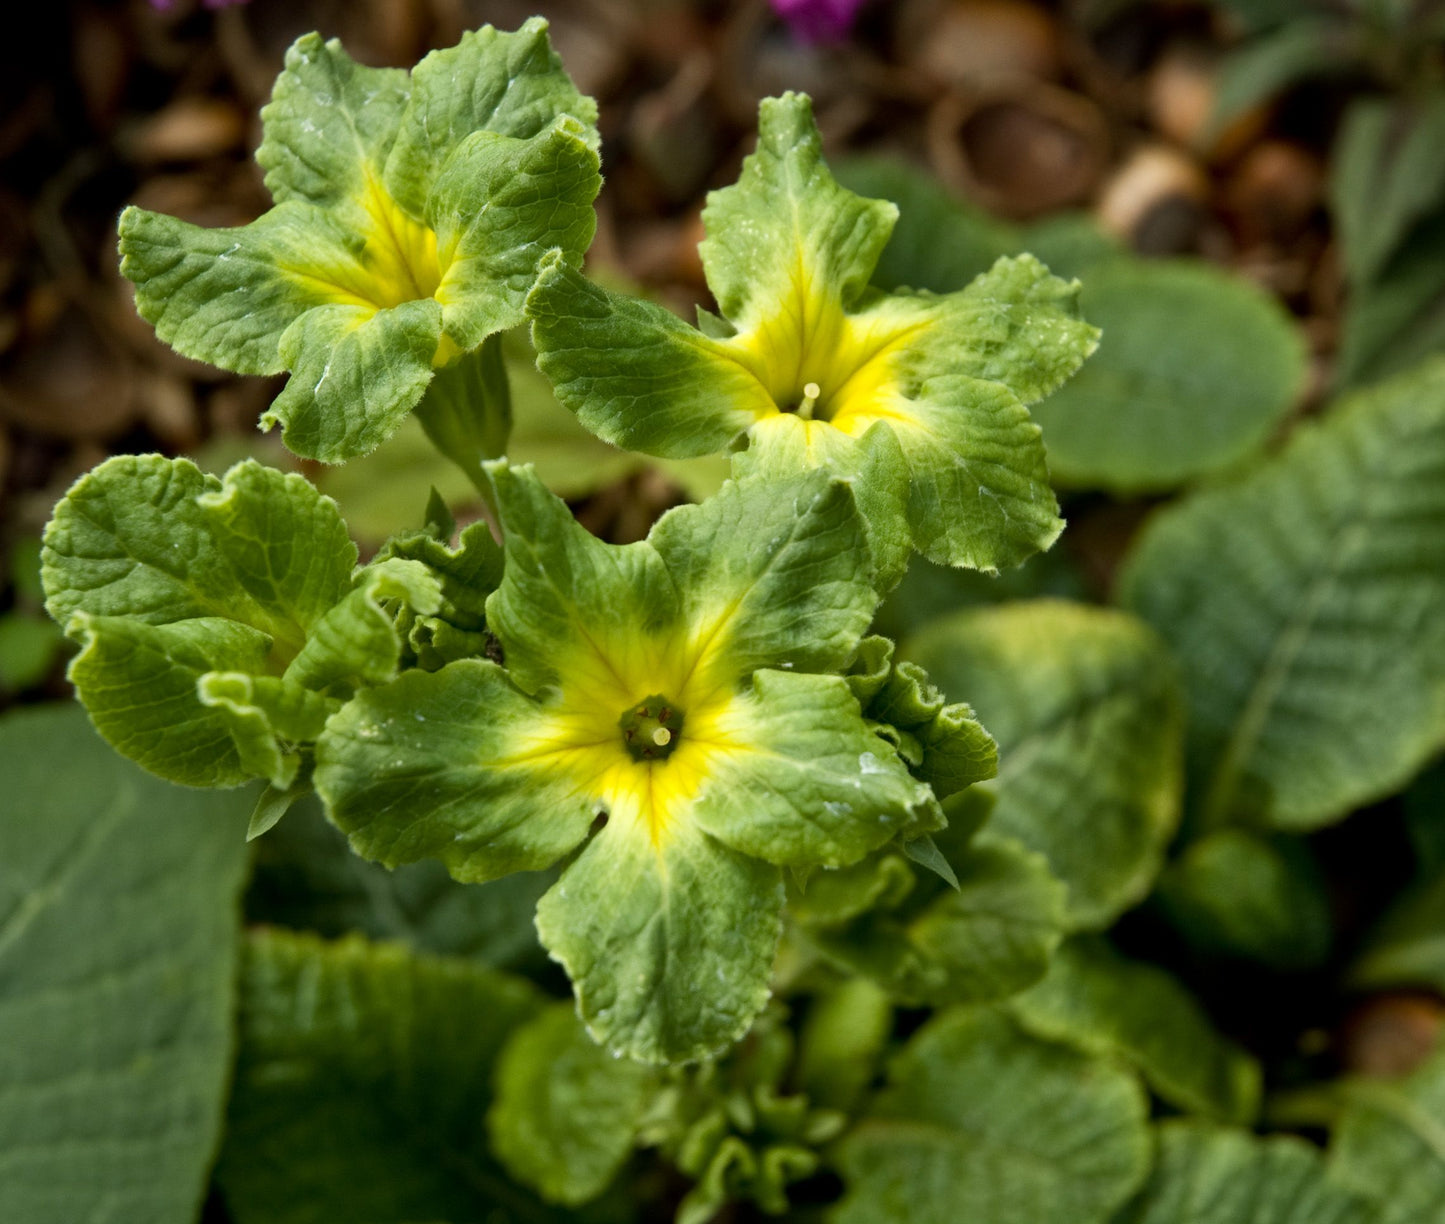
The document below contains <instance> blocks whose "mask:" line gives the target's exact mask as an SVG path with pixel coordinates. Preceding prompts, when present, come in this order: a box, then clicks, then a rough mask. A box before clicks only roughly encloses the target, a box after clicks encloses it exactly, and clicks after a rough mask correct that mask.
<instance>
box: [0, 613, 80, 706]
mask: <svg viewBox="0 0 1445 1224" xmlns="http://www.w3.org/2000/svg"><path fill="white" fill-rule="evenodd" d="M64 652H65V635H64V634H63V633H61V631H60V630H59V628H57V627H56V626H55V625H54V624H52V623H51V622H50V621H48V620H45V619H43V618H42V617H39V616H28V615H26V614H25V613H23V612H9V613H6V614H5V615H3V616H0V693H22V692H24V691H25V690H26V689H28V688H29V687H30V686H31V685H34V684H39V683H40V682H41V681H42V680H44V679H45V677H46V676H48V675H49V674H50V670H51V668H53V667H54V666H55V664H56V661H57V660H58V659H59V658H60V657H61V655H62V654H64Z"/></svg>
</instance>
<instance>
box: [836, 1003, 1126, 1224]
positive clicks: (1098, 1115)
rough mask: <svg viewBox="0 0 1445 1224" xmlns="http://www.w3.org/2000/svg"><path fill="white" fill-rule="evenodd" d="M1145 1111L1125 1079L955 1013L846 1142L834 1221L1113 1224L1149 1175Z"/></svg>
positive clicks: (1003, 1021)
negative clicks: (1109, 1223) (844, 1188)
mask: <svg viewBox="0 0 1445 1224" xmlns="http://www.w3.org/2000/svg"><path fill="white" fill-rule="evenodd" d="M1147 1116H1148V1107H1147V1103H1146V1100H1145V1095H1144V1092H1143V1089H1142V1088H1141V1087H1140V1086H1139V1084H1138V1082H1137V1081H1136V1080H1135V1079H1134V1077H1133V1076H1132V1075H1130V1074H1129V1073H1128V1072H1126V1071H1124V1070H1122V1069H1120V1068H1119V1067H1117V1066H1115V1065H1113V1064H1112V1063H1110V1062H1108V1061H1106V1060H1101V1059H1095V1058H1090V1057H1088V1056H1086V1055H1083V1054H1079V1053H1077V1052H1076V1051H1073V1050H1068V1049H1065V1048H1063V1047H1062V1046H1056V1045H1050V1044H1047V1043H1045V1042H1041V1041H1038V1040H1036V1039H1035V1038H1032V1037H1028V1036H1025V1035H1024V1034H1023V1033H1022V1032H1020V1031H1019V1030H1018V1029H1017V1028H1016V1027H1015V1026H1014V1025H1013V1023H1012V1022H1011V1021H1010V1020H1008V1019H1007V1018H1006V1017H1005V1016H1003V1015H1001V1014H1000V1013H998V1012H996V1011H988V1010H975V1009H965V1008H956V1009H953V1010H950V1011H946V1012H942V1013H940V1014H939V1015H937V1016H935V1017H934V1018H933V1019H932V1020H930V1021H929V1022H928V1023H927V1024H925V1025H924V1026H923V1028H921V1029H920V1030H919V1031H918V1032H917V1033H916V1034H915V1035H914V1037H913V1039H912V1040H911V1041H910V1042H909V1044H908V1045H907V1047H905V1049H904V1050H903V1052H902V1053H901V1054H900V1055H899V1056H898V1057H897V1058H896V1059H895V1060H894V1063H893V1066H892V1069H891V1071H890V1074H889V1087H888V1088H886V1089H885V1090H884V1091H883V1092H882V1093H881V1094H880V1095H879V1097H878V1098H877V1100H876V1101H875V1102H874V1105H873V1107H872V1109H871V1110H870V1111H869V1113H868V1114H867V1115H866V1116H865V1117H864V1119H863V1120H862V1121H861V1122H859V1123H857V1124H856V1125H855V1126H854V1128H853V1130H852V1131H850V1132H849V1133H848V1135H847V1136H846V1137H845V1138H844V1139H843V1141H842V1142H841V1144H840V1145H839V1147H838V1150H837V1157H836V1160H837V1164H838V1167H839V1169H840V1171H841V1172H842V1174H843V1178H844V1181H845V1182H846V1183H847V1193H846V1195H845V1196H844V1198H843V1201H842V1202H841V1203H840V1204H839V1205H838V1207H837V1209H836V1210H835V1212H834V1213H833V1215H832V1217H831V1218H832V1219H833V1220H834V1221H835V1222H836V1224H879V1222H880V1221H895V1220H896V1221H907V1222H908V1224H958V1222H959V1221H963V1220H966V1221H968V1224H1041V1222H1043V1221H1049V1222H1051V1224H1052V1222H1053V1221H1069V1224H1103V1222H1104V1221H1106V1220H1109V1219H1110V1218H1111V1217H1112V1215H1113V1213H1114V1211H1115V1209H1117V1208H1118V1207H1119V1206H1120V1205H1121V1204H1122V1203H1123V1202H1124V1200H1126V1199H1127V1198H1128V1197H1129V1196H1130V1195H1131V1194H1133V1193H1134V1191H1135V1190H1136V1189H1137V1188H1138V1186H1139V1184H1140V1183H1141V1182H1142V1181H1143V1180H1144V1177H1145V1176H1146V1174H1147V1172H1148V1168H1149V1148H1150V1143H1149V1133H1148V1128H1147V1127H1146V1125H1145V1120H1146V1118H1147Z"/></svg>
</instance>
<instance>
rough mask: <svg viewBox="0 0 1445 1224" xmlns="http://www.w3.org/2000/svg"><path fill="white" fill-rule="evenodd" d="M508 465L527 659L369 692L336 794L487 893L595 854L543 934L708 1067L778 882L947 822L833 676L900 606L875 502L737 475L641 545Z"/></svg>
mask: <svg viewBox="0 0 1445 1224" xmlns="http://www.w3.org/2000/svg"><path fill="white" fill-rule="evenodd" d="M488 472H489V474H490V477H491V479H492V481H493V484H494V488H495V491H496V497H497V502H498V505H499V508H500V515H501V520H502V524H503V527H504V531H505V550H506V565H505V569H504V573H503V579H502V583H501V586H500V587H499V588H498V590H497V591H496V592H495V593H494V594H493V595H492V596H491V597H490V598H489V599H488V601H487V607H486V616H487V626H488V629H489V631H490V632H491V633H493V634H495V636H496V638H497V641H498V643H499V644H500V646H501V648H502V650H503V653H504V658H505V664H506V666H505V669H504V668H503V667H502V666H500V665H498V664H496V663H493V662H491V661H485V660H474V659H464V660H461V661H458V662H454V663H451V664H449V665H447V666H445V667H443V668H442V669H441V670H439V671H436V672H431V673H429V672H423V671H413V672H408V673H406V674H404V675H402V676H401V677H400V678H399V679H398V680H397V681H396V682H395V683H393V684H390V685H387V686H383V687H380V688H377V689H374V690H372V691H369V692H367V693H363V694H359V695H358V696H357V698H356V699H355V700H354V701H352V702H351V703H350V704H349V705H348V706H347V707H346V708H345V709H344V710H343V711H341V712H340V713H339V714H338V715H336V716H335V717H334V718H332V719H331V721H330V722H329V723H328V725H327V729H326V733H325V734H324V735H323V737H322V739H321V741H320V742H319V743H318V745H317V770H316V775H315V779H316V786H317V789H318V791H319V792H320V793H321V795H322V797H323V798H324V799H325V800H326V802H327V804H328V806H329V808H330V811H331V815H332V818H333V820H335V822H336V823H337V824H338V825H339V826H340V827H341V828H342V829H343V830H344V831H346V833H347V834H348V835H349V837H350V838H351V843H352V846H353V848H355V849H356V850H357V851H358V852H360V853H361V854H362V855H364V856H366V857H368V858H372V859H377V860H380V861H381V862H383V863H386V864H387V865H395V864H397V863H402V862H410V861H413V860H415V859H418V858H422V857H437V858H440V859H441V860H442V861H443V862H445V863H446V865H447V866H448V868H449V869H450V870H451V872H452V874H453V875H454V876H456V877H457V878H458V879H461V880H468V881H482V880H489V879H493V878H496V877H497V876H500V875H504V874H506V873H508V872H511V871H525V870H538V869H540V868H543V867H546V866H548V865H550V864H552V863H553V862H556V861H557V860H558V859H560V858H562V857H563V856H565V855H569V854H572V853H573V852H574V851H579V847H580V851H579V852H578V853H577V855H576V858H575V859H574V860H573V861H571V862H570V863H569V864H568V866H567V867H566V869H565V870H564V872H563V874H562V876H561V878H560V879H559V881H558V883H557V884H556V885H555V886H554V887H553V888H552V889H551V890H550V891H549V892H548V893H547V894H546V895H545V896H544V897H543V898H542V900H541V903H540V904H539V906H538V913H537V926H538V930H539V932H540V934H541V937H542V941H543V943H544V944H545V945H546V946H547V948H548V950H549V951H550V952H551V954H552V955H553V957H554V958H556V959H557V960H559V961H560V962H561V963H562V964H563V965H564V966H565V967H566V969H567V971H568V973H569V974H570V975H571V977H572V980H573V982H574V984H575V985H576V988H577V994H578V1000H579V1008H580V1011H581V1014H582V1017H583V1019H584V1020H585V1021H586V1022H587V1025H588V1027H589V1029H590V1030H591V1032H592V1033H593V1035H594V1037H596V1038H597V1039H598V1040H599V1041H600V1042H602V1043H603V1044H605V1045H607V1046H608V1047H609V1048H611V1049H612V1050H614V1051H616V1052H619V1053H624V1054H627V1055H629V1056H631V1057H634V1058H637V1059H640V1060H644V1061H653V1062H661V1061H688V1060H692V1059H697V1058H701V1057H704V1056H706V1055H709V1054H712V1053H714V1052H716V1051H717V1050H719V1049H721V1048H722V1047H724V1046H726V1045H727V1044H728V1043H729V1042H731V1041H732V1040H734V1039H736V1038H737V1037H739V1036H741V1035H742V1033H743V1032H744V1031H746V1029H747V1027H748V1026H749V1024H750V1023H751V1022H752V1020H753V1019H754V1017H756V1015H757V1014H758V1012H759V1010H760V1009H761V1008H762V1006H763V1004H764V1003H765V1002H766V1000H767V997H768V976H769V971H770V969H771V965H772V960H773V955H774V951H775V948H776V945H777V941H778V937H779V931H780V911H781V908H782V903H783V885H782V874H781V869H782V868H784V867H792V868H807V867H814V866H828V867H841V866H845V865H847V864H850V863H854V862H857V861H858V860H860V859H862V858H863V857H864V856H865V855H866V854H868V853H869V852H870V851H872V850H874V849H876V848H877V847H879V846H881V845H882V844H883V843H885V842H887V841H889V840H890V839H892V838H893V837H894V836H895V835H897V834H899V833H906V834H907V835H909V836H914V835H916V834H918V833H920V832H923V833H926V832H929V831H930V830H933V829H937V828H939V827H940V826H941V825H942V823H943V817H942V813H941V811H940V809H939V807H938V801H937V800H936V799H935V797H934V795H933V793H932V791H931V790H930V789H929V787H928V786H927V785H926V784H925V783H923V782H921V781H919V780H917V779H915V778H914V777H912V776H911V775H910V773H909V770H908V768H907V765H906V763H905V762H904V761H903V760H902V759H900V757H899V755H898V753H897V751H896V750H895V749H894V747H893V745H892V744H891V743H890V742H889V741H888V740H886V739H885V738H883V737H881V736H880V735H878V734H877V733H876V732H875V730H874V728H873V727H872V726H871V725H870V723H869V722H867V721H866V720H865V719H864V717H863V715H862V713H861V712H860V709H859V705H858V701H857V699H856V697H855V696H854V694H853V692H852V690H851V688H850V686H849V684H848V682H847V681H846V680H845V679H844V678H843V677H842V676H840V675H837V674H829V673H836V672H838V671H840V670H842V669H844V668H846V667H847V666H848V665H849V663H850V661H851V659H852V657H853V655H854V654H855V652H856V650H857V647H858V643H859V641H860V639H861V637H862V635H863V633H864V631H865V630H866V628H867V625H868V621H869V618H870V616H871V615H872V612H873V609H874V606H875V604H876V602H877V596H876V593H875V592H874V589H873V585H872V581H871V574H870V572H869V571H868V568H867V565H866V563H865V564H864V565H862V566H861V567H860V564H859V558H860V557H866V555H867V554H866V551H865V547H866V545H865V541H864V528H863V525H862V522H861V520H860V518H859V516H858V513H857V510H856V508H855V506H854V503H853V497H852V493H851V490H850V488H849V487H848V485H847V484H846V483H844V482H841V481H838V480H836V479H833V478H830V477H829V476H827V475H826V474H825V473H822V472H814V473H810V474H807V475H805V476H802V477H797V478H795V479H793V480H792V481H790V482H786V483H767V484H764V483H761V482H747V483H743V484H738V483H729V484H728V485H726V486H724V488H723V490H722V492H720V493H719V494H718V495H717V496H716V497H714V498H712V499H711V500H709V501H708V502H706V503H705V504H703V505H701V506H685V507H680V508H678V509H676V510H673V511H671V512H670V513H668V514H667V515H665V516H664V517H663V518H662V519H661V520H659V522H658V523H657V525H656V526H655V527H654V528H653V530H652V532H651V534H650V535H649V537H648V538H647V540H645V541H642V542H641V543H638V544H631V545H626V546H621V547H619V546H613V545H607V544H603V543H601V542H600V541H598V540H596V539H594V538H593V537H592V536H590V535H589V534H588V533H587V532H586V531H585V530H584V529H583V528H582V527H581V526H579V525H578V524H577V523H576V521H575V520H574V519H573V518H572V515H571V514H570V512H569V511H568V510H567V508H566V506H565V505H564V504H563V503H562V502H560V501H559V500H558V499H557V498H556V497H554V496H553V495H552V494H551V493H549V492H548V491H547V490H546V488H545V487H544V486H543V485H542V484H541V482H540V481H539V480H538V479H537V478H536V477H535V475H533V473H532V472H531V469H530V468H518V469H513V468H510V467H508V466H506V465H505V464H492V465H489V467H488ZM600 816H605V818H606V819H605V821H600V820H599V817H600ZM594 829H595V831H594ZM589 834H591V836H590V837H589Z"/></svg>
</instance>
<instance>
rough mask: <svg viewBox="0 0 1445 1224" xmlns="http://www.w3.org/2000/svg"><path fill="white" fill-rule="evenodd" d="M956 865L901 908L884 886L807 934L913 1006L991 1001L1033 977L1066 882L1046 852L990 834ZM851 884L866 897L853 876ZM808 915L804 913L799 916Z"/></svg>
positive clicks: (1059, 916) (1052, 937)
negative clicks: (861, 910)
mask: <svg viewBox="0 0 1445 1224" xmlns="http://www.w3.org/2000/svg"><path fill="white" fill-rule="evenodd" d="M885 861H887V860H886V859H885ZM952 865H953V868H954V870H955V872H956V873H957V876H958V886H957V888H953V887H950V886H948V885H946V884H944V883H943V882H942V881H937V880H933V879H931V878H930V879H929V881H928V883H927V884H926V885H925V884H918V885H915V887H914V888H913V889H912V890H911V891H910V892H908V893H907V894H905V897H906V901H905V902H904V903H903V904H901V905H898V906H897V908H893V907H892V905H890V902H891V901H892V900H893V899H892V898H891V897H889V896H888V895H887V894H884V895H882V896H881V897H880V898H879V902H880V904H879V908H877V909H875V910H874V911H872V912H870V913H867V914H865V915H863V916H862V917H860V918H857V919H855V920H854V921H852V922H850V923H848V924H847V925H836V926H835V925H824V924H818V925H817V926H815V927H814V928H813V929H811V930H810V931H809V937H810V938H811V939H812V940H813V941H814V943H815V944H816V945H817V946H818V948H819V949H821V950H822V951H823V952H824V954H825V955H827V956H828V957H829V958H831V959H832V960H834V961H836V962H837V963H838V964H840V965H843V966H845V967H847V968H849V969H851V970H853V971H854V972H856V973H862V974H864V975H865V976H867V977H868V978H870V979H871V980H872V981H874V982H876V983H877V984H878V985H880V986H882V987H883V989H884V990H885V991H886V992H887V994H888V995H889V997H890V998H892V999H893V1000H895V1001H896V1002H898V1003H901V1004H903V1005H904V1006H909V1007H919V1006H923V1005H932V1006H942V1005H945V1004H949V1003H991V1002H993V1001H994V1000H996V999H1004V998H1007V997H1008V996H1009V995H1012V994H1014V993H1015V992H1017V991H1019V990H1022V989H1024V988H1025V987H1026V986H1030V985H1032V984H1033V983H1034V982H1037V981H1038V980H1039V978H1041V977H1042V976H1043V975H1044V971H1045V970H1046V969H1047V967H1048V964H1049V956H1050V954H1051V953H1052V952H1053V950H1054V948H1055V947H1057V946H1058V942H1059V939H1060V938H1061V937H1062V935H1063V933H1064V920H1063V913H1064V895H1065V893H1064V889H1063V886H1062V885H1061V884H1060V883H1059V881H1058V880H1056V879H1055V878H1054V877H1053V876H1052V875H1051V874H1050V872H1049V870H1048V866H1047V864H1046V863H1045V861H1044V859H1043V856H1042V855H1039V854H1035V853H1032V852H1030V851H1028V850H1026V849H1024V848H1023V847H1022V846H1020V845H1019V844H1018V843H1017V842H1014V841H1011V840H1009V839H1007V838H994V839H991V840H987V841H980V842H978V843H976V844H974V845H971V846H970V847H969V848H968V850H967V851H966V852H965V853H964V854H962V855H955V856H954V857H953V860H952ZM853 871H854V872H857V871H858V869H857V868H854V869H853ZM826 874H827V873H825V874H824V877H823V878H824V879H825V878H826ZM840 874H841V873H840ZM822 882H823V880H822V879H820V878H818V877H814V880H813V881H812V882H811V883H812V885H813V886H816V885H818V884H820V883H822ZM849 883H850V884H851V885H852V890H853V891H855V892H856V893H857V894H859V895H860V899H861V898H862V897H867V896H868V892H869V891H870V890H867V889H865V888H863V887H860V886H859V883H858V880H857V876H856V875H855V876H854V877H853V879H852V880H851V881H849ZM810 891H811V888H810ZM900 891H901V890H900ZM894 895H895V896H896V895H897V894H894ZM900 900H902V898H900ZM894 904H896V902H895V903H894ZM816 914H817V911H816V910H815V911H814V916H815V917H816ZM808 916H809V915H807V914H806V913H803V914H800V917H801V918H802V920H803V921H804V922H805V924H806V922H807V919H808Z"/></svg>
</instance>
